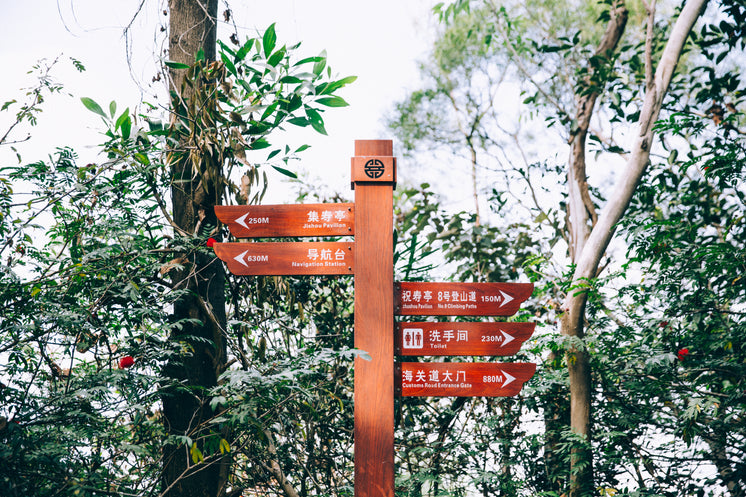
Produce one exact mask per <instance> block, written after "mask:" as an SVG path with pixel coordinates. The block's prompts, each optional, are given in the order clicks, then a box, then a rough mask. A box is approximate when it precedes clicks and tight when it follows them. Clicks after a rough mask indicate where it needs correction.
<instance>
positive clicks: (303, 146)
mask: <svg viewBox="0 0 746 497" xmlns="http://www.w3.org/2000/svg"><path fill="white" fill-rule="evenodd" d="M309 148H311V145H301V146H300V147H298V148H296V149H295V153H296V154H297V153H298V152H303V151H304V150H308V149H309Z"/></svg>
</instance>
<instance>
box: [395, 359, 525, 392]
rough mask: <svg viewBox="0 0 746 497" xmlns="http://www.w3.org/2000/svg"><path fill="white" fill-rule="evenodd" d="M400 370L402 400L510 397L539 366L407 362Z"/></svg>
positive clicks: (506, 363) (518, 390)
mask: <svg viewBox="0 0 746 497" xmlns="http://www.w3.org/2000/svg"><path fill="white" fill-rule="evenodd" d="M396 369H397V376H398V380H399V381H398V385H399V391H398V392H397V393H398V394H399V395H400V396H402V397H414V396H417V397H482V396H484V397H510V396H513V395H518V392H520V390H521V387H523V384H524V383H525V382H526V381H527V380H528V379H530V378H531V377H532V376H533V375H534V373H535V372H536V364H533V363H515V362H504V363H491V362H488V363H483V362H461V363H455V362H403V363H400V364H398V365H397V368H396Z"/></svg>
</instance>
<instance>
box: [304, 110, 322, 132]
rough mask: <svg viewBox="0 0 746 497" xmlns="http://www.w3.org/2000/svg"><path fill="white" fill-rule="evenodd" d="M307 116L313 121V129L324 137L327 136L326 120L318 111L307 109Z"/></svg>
mask: <svg viewBox="0 0 746 497" xmlns="http://www.w3.org/2000/svg"><path fill="white" fill-rule="evenodd" d="M306 115H307V116H308V119H310V121H311V127H312V128H313V129H315V130H316V131H317V132H319V133H321V134H322V135H326V134H327V133H326V129H325V128H324V119H322V118H321V114H319V111H317V110H316V109H312V108H311V107H306Z"/></svg>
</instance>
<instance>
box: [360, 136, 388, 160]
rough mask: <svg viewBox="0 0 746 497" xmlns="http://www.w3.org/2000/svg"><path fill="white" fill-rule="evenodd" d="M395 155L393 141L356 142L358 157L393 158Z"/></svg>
mask: <svg viewBox="0 0 746 497" xmlns="http://www.w3.org/2000/svg"><path fill="white" fill-rule="evenodd" d="M393 155H394V141H393V140H355V156H357V157H375V156H383V157H391V156H393Z"/></svg>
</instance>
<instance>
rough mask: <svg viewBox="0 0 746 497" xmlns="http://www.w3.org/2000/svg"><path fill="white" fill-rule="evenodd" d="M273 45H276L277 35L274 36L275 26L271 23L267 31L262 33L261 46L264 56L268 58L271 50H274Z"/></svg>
mask: <svg viewBox="0 0 746 497" xmlns="http://www.w3.org/2000/svg"><path fill="white" fill-rule="evenodd" d="M275 43H277V34H275V24H274V23H272V24H271V25H270V26H269V27H268V28H267V31H265V32H264V36H263V37H262V45H263V46H264V56H265V57H269V54H271V53H272V50H274V49H275Z"/></svg>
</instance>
